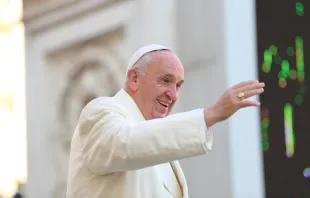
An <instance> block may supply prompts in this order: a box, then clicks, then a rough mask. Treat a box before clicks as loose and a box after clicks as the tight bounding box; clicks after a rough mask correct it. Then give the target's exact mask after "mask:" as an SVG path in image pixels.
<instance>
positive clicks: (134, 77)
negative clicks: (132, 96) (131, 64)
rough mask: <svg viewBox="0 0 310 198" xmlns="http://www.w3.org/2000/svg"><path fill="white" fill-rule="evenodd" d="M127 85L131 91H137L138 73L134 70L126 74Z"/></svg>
mask: <svg viewBox="0 0 310 198" xmlns="http://www.w3.org/2000/svg"><path fill="white" fill-rule="evenodd" d="M127 83H128V88H129V89H130V90H131V91H137V89H138V71H137V70H135V69H130V70H128V72H127Z"/></svg>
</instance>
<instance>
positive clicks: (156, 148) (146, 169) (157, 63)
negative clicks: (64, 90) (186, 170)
mask: <svg viewBox="0 0 310 198" xmlns="http://www.w3.org/2000/svg"><path fill="white" fill-rule="evenodd" d="M183 82H184V69H183V66H182V63H181V62H180V60H179V59H178V57H177V56H176V55H175V54H174V53H173V52H172V51H171V50H170V49H169V48H167V47H164V46H160V45H155V44H152V45H148V46H145V47H142V48H140V49H139V50H138V51H137V52H136V53H135V54H134V55H133V56H132V58H131V60H130V61H129V65H128V70H127V77H126V85H125V87H124V89H121V90H120V91H119V92H118V93H117V94H116V95H115V96H114V97H99V98H96V99H94V100H93V101H91V102H90V103H89V104H87V105H86V107H85V108H84V109H83V111H82V113H81V116H80V119H79V122H78V125H77V128H76V131H75V133H74V135H73V139H72V145H71V156H70V164H69V175H68V190H67V198H170V197H177V198H181V197H188V189H187V184H186V180H185V177H184V175H183V172H182V169H181V167H180V165H179V163H178V161H177V160H180V159H183V158H187V157H193V156H198V155H203V154H207V153H208V152H209V151H210V150H211V146H212V132H211V131H210V127H211V126H212V125H214V124H216V123H218V122H220V121H223V120H225V119H227V118H229V117H230V116H231V115H232V114H234V113H235V112H236V111H237V110H238V109H240V108H243V107H249V106H259V105H260V103H259V102H256V101H251V100H246V99H247V98H249V97H251V96H254V95H258V94H261V93H262V92H263V91H264V89H263V87H264V83H259V82H258V81H255V80H253V81H246V82H242V83H240V84H237V85H235V86H233V87H231V88H229V89H228V90H227V91H226V92H225V93H224V94H223V95H222V97H221V98H220V99H219V101H218V102H217V103H215V104H214V105H213V106H211V107H209V108H201V109H195V110H191V111H188V112H183V113H178V114H174V115H169V113H170V111H171V109H172V107H173V105H174V104H175V102H176V101H177V99H178V90H179V88H180V87H181V86H182V84H183ZM168 115H169V116H168Z"/></svg>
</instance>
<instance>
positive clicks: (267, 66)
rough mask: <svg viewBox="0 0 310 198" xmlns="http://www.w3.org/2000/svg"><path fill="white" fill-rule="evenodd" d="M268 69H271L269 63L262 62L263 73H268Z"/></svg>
mask: <svg viewBox="0 0 310 198" xmlns="http://www.w3.org/2000/svg"><path fill="white" fill-rule="evenodd" d="M270 69H271V64H270V63H264V64H263V71H264V72H265V73H269V72H270Z"/></svg>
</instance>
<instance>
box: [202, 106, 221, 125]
mask: <svg viewBox="0 0 310 198" xmlns="http://www.w3.org/2000/svg"><path fill="white" fill-rule="evenodd" d="M204 119H205V123H206V125H207V127H208V128H209V127H211V126H213V125H214V124H216V123H217V122H218V119H217V115H216V113H215V112H214V110H213V108H212V107H210V108H208V109H207V108H205V109H204Z"/></svg>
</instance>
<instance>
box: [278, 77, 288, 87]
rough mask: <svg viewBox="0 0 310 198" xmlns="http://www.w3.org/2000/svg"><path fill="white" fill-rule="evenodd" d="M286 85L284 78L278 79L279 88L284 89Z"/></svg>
mask: <svg viewBox="0 0 310 198" xmlns="http://www.w3.org/2000/svg"><path fill="white" fill-rule="evenodd" d="M286 85H287V82H286V80H285V78H280V79H279V86H280V87H281V88H285V87H286Z"/></svg>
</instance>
